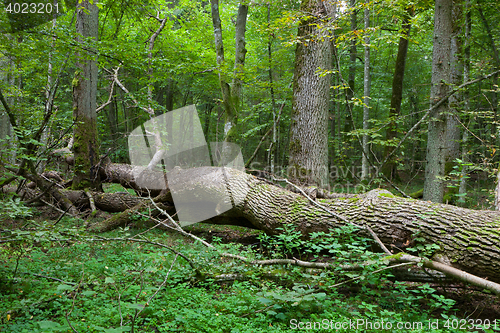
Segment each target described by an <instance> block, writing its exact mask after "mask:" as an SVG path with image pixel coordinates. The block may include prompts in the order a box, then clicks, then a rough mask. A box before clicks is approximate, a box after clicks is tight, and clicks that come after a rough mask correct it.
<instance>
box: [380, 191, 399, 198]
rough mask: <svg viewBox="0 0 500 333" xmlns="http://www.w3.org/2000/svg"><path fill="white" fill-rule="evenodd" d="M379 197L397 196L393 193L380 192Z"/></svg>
mask: <svg viewBox="0 0 500 333" xmlns="http://www.w3.org/2000/svg"><path fill="white" fill-rule="evenodd" d="M378 196H379V197H386V198H394V197H395V196H394V195H393V194H392V193H385V192H384V193H379V194H378Z"/></svg>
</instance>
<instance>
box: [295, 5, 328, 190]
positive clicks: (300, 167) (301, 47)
mask: <svg viewBox="0 0 500 333" xmlns="http://www.w3.org/2000/svg"><path fill="white" fill-rule="evenodd" d="M301 10H302V11H303V12H306V13H315V14H314V15H316V16H307V18H306V19H304V20H303V21H302V22H301V23H300V26H299V30H298V43H297V49H296V52H295V74H294V82H293V106H292V109H293V110H292V116H291V129H290V145H289V147H290V148H289V149H290V153H289V156H290V159H289V169H290V171H291V174H290V175H289V177H291V178H292V179H293V180H294V181H295V182H296V183H301V184H307V185H319V186H320V187H326V186H328V170H327V168H328V121H327V116H328V100H329V92H330V76H329V75H324V73H318V70H320V71H325V70H328V69H329V68H330V65H331V57H332V47H331V42H330V40H329V39H328V36H326V35H324V32H322V30H321V28H320V27H318V25H319V24H321V20H322V19H324V18H325V17H327V16H328V13H327V12H326V10H325V7H324V5H323V4H322V2H321V1H318V0H303V1H302V3H301Z"/></svg>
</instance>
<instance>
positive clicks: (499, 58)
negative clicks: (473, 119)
mask: <svg viewBox="0 0 500 333" xmlns="http://www.w3.org/2000/svg"><path fill="white" fill-rule="evenodd" d="M477 10H478V11H479V16H480V17H481V21H482V22H483V25H484V29H485V30H486V35H487V36H488V42H489V44H490V48H491V53H492V56H493V63H494V66H495V67H496V68H497V69H500V52H499V51H498V48H497V46H496V44H495V39H494V36H493V33H492V31H491V28H490V25H489V24H488V20H487V19H486V17H485V16H484V13H483V10H482V8H481V5H479V6H478V7H477ZM491 109H492V111H493V119H494V121H493V122H491V127H492V130H491V133H492V134H493V135H492V139H493V140H494V141H493V143H492V144H493V145H497V143H498V139H497V140H495V138H497V136H498V134H497V130H496V128H497V126H496V123H497V122H498V114H497V112H498V74H496V75H495V76H493V87H492V92H491Z"/></svg>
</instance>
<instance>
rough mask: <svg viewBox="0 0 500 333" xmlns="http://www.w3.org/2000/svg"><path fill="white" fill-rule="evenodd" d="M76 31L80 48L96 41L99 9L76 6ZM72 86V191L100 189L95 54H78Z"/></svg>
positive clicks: (94, 6)
mask: <svg viewBox="0 0 500 333" xmlns="http://www.w3.org/2000/svg"><path fill="white" fill-rule="evenodd" d="M76 31H77V33H78V36H77V42H78V43H79V44H86V43H88V39H94V40H97V33H98V8H97V6H96V5H95V4H91V3H89V1H83V2H81V3H79V4H78V5H77V20H76ZM77 59H78V60H77V63H76V67H77V70H76V72H75V77H74V79H73V82H72V86H73V120H74V122H75V125H74V130H73V138H74V144H73V152H74V156H75V162H74V177H73V189H83V188H93V189H98V188H100V179H99V172H98V164H99V144H98V141H97V114H96V104H97V101H96V98H97V80H98V77H97V76H98V72H97V63H96V53H95V52H92V51H91V50H90V51H81V52H80V53H79V54H78V57H77Z"/></svg>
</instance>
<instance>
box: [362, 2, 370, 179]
mask: <svg viewBox="0 0 500 333" xmlns="http://www.w3.org/2000/svg"><path fill="white" fill-rule="evenodd" d="M369 5H370V0H366V3H365V13H364V14H365V15H364V16H365V17H364V22H365V40H364V43H365V65H364V80H363V87H364V93H363V95H364V97H363V99H364V101H363V104H364V105H363V130H365V131H366V130H368V120H369V119H370V85H371V80H370V34H369V33H368V29H369V28H370V8H369ZM361 148H362V153H363V158H362V159H361V179H363V180H365V179H367V178H368V174H369V172H368V170H369V164H368V163H369V162H368V135H367V134H366V133H365V134H363V146H362V147H361Z"/></svg>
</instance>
